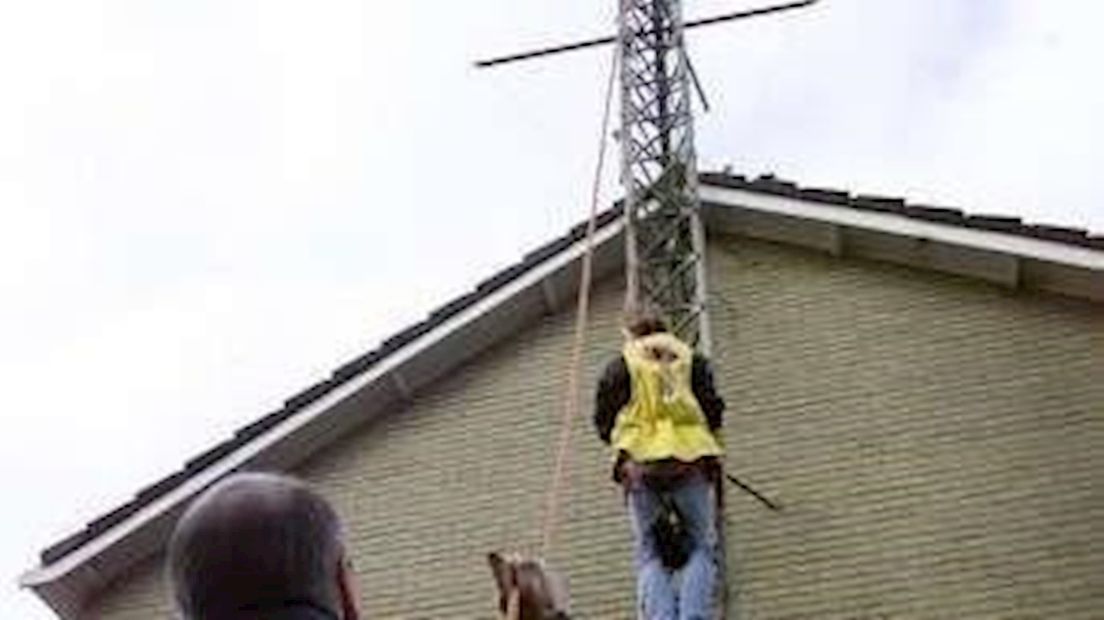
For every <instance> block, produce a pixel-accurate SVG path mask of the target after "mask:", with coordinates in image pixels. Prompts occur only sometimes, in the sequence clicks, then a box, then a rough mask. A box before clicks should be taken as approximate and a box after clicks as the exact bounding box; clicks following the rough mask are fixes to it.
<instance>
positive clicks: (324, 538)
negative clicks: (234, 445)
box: [168, 474, 344, 618]
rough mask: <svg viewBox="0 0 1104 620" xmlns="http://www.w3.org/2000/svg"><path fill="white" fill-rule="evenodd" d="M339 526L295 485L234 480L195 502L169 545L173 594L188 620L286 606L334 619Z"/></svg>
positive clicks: (255, 478)
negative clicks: (319, 612) (330, 615)
mask: <svg viewBox="0 0 1104 620" xmlns="http://www.w3.org/2000/svg"><path fill="white" fill-rule="evenodd" d="M341 537H342V535H341V525H340V522H339V521H338V518H337V514H336V513H335V512H334V510H333V508H331V507H330V505H329V503H327V502H326V500H325V499H323V498H322V497H321V496H319V495H318V494H317V493H315V492H313V491H311V490H310V489H308V488H307V487H306V486H305V485H303V484H302V483H300V482H298V481H295V480H292V479H290V478H285V477H282V476H276V475H272V474H235V475H233V476H230V477H228V478H226V479H225V480H223V481H222V482H219V483H218V484H216V485H215V486H213V487H211V488H210V489H208V490H207V491H206V492H205V493H204V494H203V495H201V496H200V497H199V498H198V499H197V500H196V501H195V502H193V504H192V505H191V507H190V508H189V509H188V510H187V512H185V513H184V516H183V517H181V519H180V521H179V522H178V523H177V526H176V530H175V531H174V532H173V536H172V539H171V541H170V543H169V556H168V571H169V578H170V580H171V582H172V588H173V594H174V597H175V599H176V602H177V605H178V606H179V608H180V611H181V612H182V613H183V614H184V616H185V617H187V618H224V617H225V618H234V617H240V616H239V614H240V613H241V612H264V611H265V610H276V609H280V608H282V607H285V606H287V605H290V604H298V605H307V606H313V607H316V608H321V609H325V610H327V611H330V612H331V613H333V614H335V615H337V616H338V617H341V615H342V613H341V612H342V596H343V593H342V592H341V587H340V584H341V579H342V577H343V575H342V570H343V569H342V564H343V556H344V551H343V545H342V540H341Z"/></svg>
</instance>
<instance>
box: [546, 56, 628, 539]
mask: <svg viewBox="0 0 1104 620" xmlns="http://www.w3.org/2000/svg"><path fill="white" fill-rule="evenodd" d="M619 55H620V47H619V46H616V45H615V46H614V52H613V60H612V61H611V62H610V72H609V79H608V81H607V83H606V100H605V104H604V107H603V110H602V129H601V133H600V134H599V140H598V162H597V164H596V166H595V170H594V182H593V185H592V186H591V192H590V219H589V220H588V222H587V229H586V246H585V248H586V249H585V250H584V252H583V262H582V273H581V274H580V276H579V296H578V300H577V303H576V309H575V334H574V338H573V340H572V344H571V358H570V362H569V363H568V371H567V390H566V395H565V396H566V398H565V401H564V410H563V422H562V423H561V425H560V439H559V445H558V447H557V449H556V465H555V469H553V472H552V486H551V487H550V488H549V490H548V495H547V498H546V503H545V510H544V520H543V523H542V525H541V547H540V557H545V555H546V554H547V553H548V552H549V551H550V550H551V548H552V543H553V539H554V537H555V531H556V527H557V525H558V521H559V512H560V500H561V496H562V495H563V494H565V493H566V488H567V486H568V485H567V458H568V453H569V448H570V445H571V431H572V426H573V423H574V421H575V418H577V417H578V416H579V415H580V413H579V398H580V394H579V375H580V373H581V371H582V359H583V350H584V347H585V345H586V331H587V324H588V321H589V312H590V285H591V279H592V271H593V259H594V234H595V230H596V228H597V225H598V200H599V193H600V191H601V184H602V170H603V168H604V167H605V161H606V144H607V141H608V139H609V124H610V109H611V108H612V101H613V85H614V81H615V78H616V76H617V64H618V57H619Z"/></svg>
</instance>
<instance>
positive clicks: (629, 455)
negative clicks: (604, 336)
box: [594, 315, 725, 620]
mask: <svg viewBox="0 0 1104 620" xmlns="http://www.w3.org/2000/svg"><path fill="white" fill-rule="evenodd" d="M625 332H626V334H625V335H626V338H627V340H626V342H625V345H624V348H623V349H622V352H621V355H620V356H618V357H617V358H616V359H614V360H613V361H611V362H610V363H609V364H608V365H607V366H606V369H605V372H604V373H603V375H602V378H601V379H600V381H599V383H598V390H597V395H596V399H595V401H596V402H595V412H594V423H595V426H596V427H597V430H598V435H599V436H600V437H601V439H602V441H604V442H606V443H608V444H610V445H611V446H612V448H613V450H614V455H615V464H614V470H613V478H614V480H615V481H617V482H618V483H619V484H621V485H622V487H623V488H624V491H625V497H626V503H627V505H628V511H629V517H630V521H631V525H632V532H633V537H634V539H635V549H634V556H635V563H636V571H637V607H638V609H639V613H640V617H641V618H643V619H644V620H714V617H715V609H714V608H715V598H716V597H715V596H714V594H715V588H716V583H717V572H718V553H719V550H718V537H717V529H716V520H715V519H716V510H717V501H716V492H715V481H716V479H717V475H718V473H719V471H720V468H719V463H718V458H719V457H720V456H721V454H722V450H721V446H720V444H719V443H718V441H717V439H716V437H715V436H714V432H715V431H716V430H717V429H719V428H720V426H721V414H722V413H723V411H724V407H725V404H724V400H722V399H721V398H720V396H718V395H717V393H716V391H715V389H714V387H713V372H712V369H711V368H710V364H709V362H708V360H706V358H705V357H703V356H702V355H699V354H697V353H694V352H693V350H692V349H691V348H690V347H689V346H687V345H686V344H685V343H683V342H682V341H681V340H679V339H678V338H677V337H675V336H674V335H672V334H671V333H669V332H668V329H667V326H666V324H665V323H664V322H663V321H662V320H661V319H658V318H656V317H655V316H650V315H648V316H638V317H635V318H630V319H629V320H628V321H626V329H625ZM676 573H681V574H680V575H679V579H678V580H677V585H676V579H675V574H676Z"/></svg>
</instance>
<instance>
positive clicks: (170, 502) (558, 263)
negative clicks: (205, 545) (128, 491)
mask: <svg viewBox="0 0 1104 620" xmlns="http://www.w3.org/2000/svg"><path fill="white" fill-rule="evenodd" d="M623 227H624V219H623V218H617V219H616V220H614V221H613V222H610V223H609V224H607V225H606V226H605V227H603V228H601V229H600V230H598V231H596V233H595V235H594V248H595V250H597V248H598V247H600V246H602V245H603V244H605V243H606V242H608V241H609V240H610V239H612V238H614V237H616V236H617V235H618V234H619V233H620V232H621V229H622V228H623ZM586 243H587V241H586V238H583V239H580V240H579V241H576V242H575V243H573V244H572V245H571V246H569V247H568V248H567V249H566V250H564V251H562V252H560V253H559V254H558V255H556V256H554V257H552V258H550V259H548V260H546V261H544V262H543V263H541V264H539V265H537V266H535V267H533V268H532V269H531V270H530V271H529V272H528V273H526V274H524V275H522V276H520V277H518V278H517V279H516V280H514V281H513V282H510V283H509V284H507V285H505V286H504V287H503V288H501V289H499V290H498V291H495V292H494V293H491V294H490V295H488V296H487V297H485V298H483V299H481V300H479V301H477V302H476V303H475V304H474V305H473V306H471V307H470V308H467V309H465V310H463V311H461V312H460V313H459V314H457V315H456V316H453V317H451V318H449V319H448V320H446V321H445V322H443V323H442V324H440V325H438V326H437V327H435V328H433V329H432V330H430V331H429V332H427V333H425V334H423V335H422V336H420V337H418V338H417V339H416V340H414V341H413V342H410V343H408V344H407V345H405V346H403V347H402V348H401V349H399V350H398V351H396V352H394V353H392V354H391V355H389V356H387V357H386V358H384V359H383V360H381V361H380V362H379V363H377V364H376V365H375V366H372V367H371V368H369V369H367V370H366V371H364V372H363V373H361V374H360V375H359V376H356V377H353V378H351V379H349V380H348V381H346V382H345V383H343V384H341V385H340V386H337V387H335V388H334V389H333V390H331V391H330V392H329V393H327V394H326V395H325V396H323V397H321V398H320V399H319V400H317V401H315V402H314V403H311V404H310V405H308V406H307V407H305V408H304V409H303V410H301V411H298V412H296V413H294V414H292V415H291V416H290V417H289V418H288V419H286V420H284V421H282V422H280V423H279V424H277V425H276V426H274V427H273V428H271V429H269V430H268V431H266V432H265V433H263V434H261V435H259V436H258V437H256V438H254V439H252V440H250V441H249V442H247V443H245V444H243V445H242V446H240V447H238V448H237V449H236V450H234V451H233V452H231V453H230V454H228V455H226V456H224V457H222V458H221V459H219V460H218V461H216V462H215V463H213V464H212V465H210V466H208V467H207V468H205V469H203V470H202V471H199V472H197V473H196V474H195V475H194V476H192V477H191V478H189V479H188V480H187V481H185V482H184V483H183V484H181V485H180V486H178V487H176V488H175V489H173V490H171V491H169V492H168V493H166V494H165V495H163V496H162V497H159V498H157V499H156V500H154V501H153V502H150V504H148V505H147V506H144V507H142V508H141V509H140V510H139V511H138V512H136V513H134V514H133V515H131V516H129V517H127V518H126V519H124V520H123V521H121V522H120V523H117V524H116V525H114V526H112V527H111V528H109V529H108V530H107V531H105V532H103V533H102V534H100V535H99V536H98V537H97V538H94V539H93V540H91V541H89V542H87V543H85V544H84V545H83V546H81V547H79V548H77V549H75V550H73V552H71V553H69V554H68V555H66V556H64V557H62V558H60V559H59V560H57V561H56V562H54V563H52V564H50V565H49V566H42V567H36V568H32V569H30V570H28V571H26V572H25V573H24V574H23V575H22V576H21V577H20V579H19V584H20V585H21V586H23V587H35V586H40V585H44V584H47V583H50V582H53V581H56V580H57V579H59V578H61V577H64V576H65V575H66V574H68V573H69V572H71V571H72V570H74V569H75V568H77V567H79V566H80V565H81V564H83V563H85V562H88V561H89V560H91V559H92V558H94V557H96V556H97V555H99V554H100V553H102V552H103V551H104V550H106V549H108V548H109V547H111V546H112V545H114V544H116V543H118V542H119V541H121V540H123V539H125V538H126V537H127V536H129V535H131V534H133V533H134V532H135V531H137V530H138V529H139V528H141V527H142V526H143V525H145V524H146V523H148V522H150V521H152V520H154V519H155V518H157V517H158V516H160V515H162V514H164V513H165V512H167V511H169V510H171V509H172V508H174V507H175V506H176V505H178V504H179V503H181V502H183V501H185V500H187V499H188V498H190V497H192V496H193V495H195V494H196V493H198V492H199V491H201V490H203V489H204V488H206V487H207V486H208V485H210V484H211V483H213V482H215V481H216V480H218V479H219V478H221V477H222V476H225V475H226V474H228V473H231V472H233V471H234V470H235V469H237V468H238V467H240V466H242V465H243V464H245V463H247V462H249V461H250V460H251V459H253V458H254V457H256V456H257V455H258V454H260V453H262V452H264V451H265V450H267V449H268V448H269V447H271V446H273V445H274V444H276V443H277V442H279V441H281V440H283V439H284V438H286V437H288V436H289V435H292V434H293V433H295V432H297V431H298V430H299V429H300V428H302V427H303V426H305V425H306V424H307V423H309V422H311V421H312V420H314V419H315V418H317V417H319V416H321V415H323V414H325V412H326V411H328V410H329V409H330V408H331V407H333V406H334V405H336V404H338V403H340V402H341V401H343V400H345V399H346V398H348V397H349V396H351V395H353V394H355V393H356V392H358V391H359V390H361V389H363V388H364V387H365V386H367V385H370V384H371V383H373V382H375V381H377V380H379V379H380V378H386V377H387V376H388V374H389V373H390V372H391V371H392V370H394V369H396V368H398V367H399V366H400V365H402V364H403V363H404V362H406V361H407V360H409V359H411V358H412V357H414V356H417V355H421V354H422V353H424V352H425V351H427V350H428V349H430V348H431V347H433V346H434V345H435V344H437V343H438V342H439V341H441V340H442V339H443V338H445V337H446V336H448V335H449V334H451V333H452V332H454V331H456V330H458V329H460V328H462V327H464V326H465V325H467V324H468V323H471V322H472V321H474V320H476V319H478V318H479V317H481V316H483V315H484V314H486V313H487V312H489V311H491V310H492V309H494V308H495V307H497V306H499V305H500V304H502V303H503V302H505V301H506V300H508V299H510V298H511V297H513V296H514V295H517V294H519V293H521V292H522V291H524V290H526V289H527V288H529V287H530V286H533V285H535V284H538V283H540V282H541V281H542V280H544V279H545V278H547V277H549V276H551V275H552V274H554V273H556V272H557V271H558V270H560V269H561V268H563V267H564V266H566V265H568V264H570V263H571V262H572V261H575V260H576V259H578V258H580V257H581V256H582V255H583V253H584V252H585V251H586Z"/></svg>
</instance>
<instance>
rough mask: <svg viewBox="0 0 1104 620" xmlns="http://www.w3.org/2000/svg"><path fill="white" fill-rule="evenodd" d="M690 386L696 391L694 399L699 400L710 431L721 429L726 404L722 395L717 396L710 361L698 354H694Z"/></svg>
mask: <svg viewBox="0 0 1104 620" xmlns="http://www.w3.org/2000/svg"><path fill="white" fill-rule="evenodd" d="M690 385H691V388H692V389H693V391H694V398H696V399H698V404H699V405H701V408H702V413H704V414H705V419H706V421H707V422H708V423H709V429H710V430H713V431H715V430H717V429H719V428H720V427H721V425H722V424H723V423H724V420H723V419H722V415H723V414H724V410H725V402H724V399H723V398H721V396H720V394H717V389H716V387H715V386H714V385H713V368H712V366H711V365H710V364H709V360H707V359H705V357H704V356H702V355H700V354H697V353H695V354H694V362H693V365H692V366H691V375H690Z"/></svg>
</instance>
